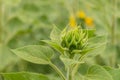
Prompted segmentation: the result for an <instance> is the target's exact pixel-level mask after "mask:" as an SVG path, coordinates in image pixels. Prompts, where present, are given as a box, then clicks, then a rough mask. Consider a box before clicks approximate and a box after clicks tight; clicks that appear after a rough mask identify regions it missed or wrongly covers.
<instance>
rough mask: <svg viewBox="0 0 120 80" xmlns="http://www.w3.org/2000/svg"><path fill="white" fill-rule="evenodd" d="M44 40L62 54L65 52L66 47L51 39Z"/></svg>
mask: <svg viewBox="0 0 120 80" xmlns="http://www.w3.org/2000/svg"><path fill="white" fill-rule="evenodd" d="M42 41H43V42H45V43H47V44H48V45H50V46H51V47H52V48H54V49H55V50H57V51H58V52H60V53H61V54H63V53H64V49H63V48H62V47H61V46H60V45H59V44H58V43H56V42H53V41H50V40H42Z"/></svg>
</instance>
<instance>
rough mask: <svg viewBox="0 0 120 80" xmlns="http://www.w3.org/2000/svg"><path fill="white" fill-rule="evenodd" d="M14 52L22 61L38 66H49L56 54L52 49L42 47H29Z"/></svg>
mask: <svg viewBox="0 0 120 80" xmlns="http://www.w3.org/2000/svg"><path fill="white" fill-rule="evenodd" d="M12 51H13V52H14V53H15V54H16V55H18V56H19V57H21V58H22V59H24V60H27V61H30V62H32V63H37V64H49V61H50V59H51V58H52V56H53V53H54V52H53V50H52V49H51V48H49V47H47V46H41V45H29V46H25V47H22V48H18V49H13V50H12Z"/></svg>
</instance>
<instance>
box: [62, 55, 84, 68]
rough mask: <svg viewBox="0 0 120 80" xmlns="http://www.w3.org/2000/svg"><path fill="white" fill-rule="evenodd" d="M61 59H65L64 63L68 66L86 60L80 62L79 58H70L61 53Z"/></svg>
mask: <svg viewBox="0 0 120 80" xmlns="http://www.w3.org/2000/svg"><path fill="white" fill-rule="evenodd" d="M60 59H61V60H62V61H63V63H64V65H65V66H66V67H69V66H70V65H73V64H81V63H84V62H80V61H78V60H75V59H70V58H68V57H66V56H64V55H61V56H60Z"/></svg>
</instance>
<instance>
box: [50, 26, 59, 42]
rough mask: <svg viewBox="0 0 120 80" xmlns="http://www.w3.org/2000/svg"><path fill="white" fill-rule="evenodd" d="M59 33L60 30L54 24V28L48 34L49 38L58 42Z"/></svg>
mask: <svg viewBox="0 0 120 80" xmlns="http://www.w3.org/2000/svg"><path fill="white" fill-rule="evenodd" d="M60 34H61V31H60V30H59V29H58V28H57V27H56V26H54V28H53V30H52V32H51V34H50V39H51V40H52V41H55V42H58V43H59V42H60Z"/></svg>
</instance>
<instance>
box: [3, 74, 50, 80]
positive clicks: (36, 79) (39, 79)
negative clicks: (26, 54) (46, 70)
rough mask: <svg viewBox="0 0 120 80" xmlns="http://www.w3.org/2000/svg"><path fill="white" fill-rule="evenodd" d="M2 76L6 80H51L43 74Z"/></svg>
mask: <svg viewBox="0 0 120 80" xmlns="http://www.w3.org/2000/svg"><path fill="white" fill-rule="evenodd" d="M2 76H3V78H4V80H49V79H48V78H47V77H46V76H44V75H42V74H37V73H29V72H18V73H4V74H2Z"/></svg>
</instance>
